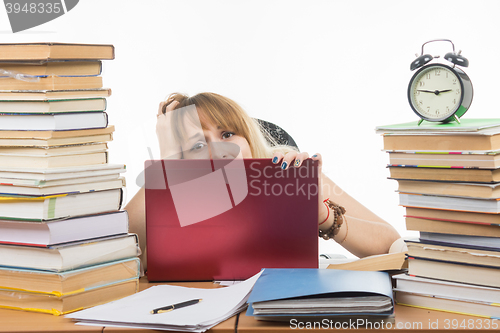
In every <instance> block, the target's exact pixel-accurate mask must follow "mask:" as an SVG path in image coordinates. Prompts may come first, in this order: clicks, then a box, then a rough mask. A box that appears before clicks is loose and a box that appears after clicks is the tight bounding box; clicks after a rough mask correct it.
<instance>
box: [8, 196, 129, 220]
mask: <svg viewBox="0 0 500 333" xmlns="http://www.w3.org/2000/svg"><path fill="white" fill-rule="evenodd" d="M122 196H123V194H122V189H113V190H106V191H96V192H87V193H75V194H73V193H65V194H58V195H52V196H22V195H9V196H0V219H4V220H15V219H21V220H31V221H44V220H51V219H58V218H68V217H74V216H81V215H91V214H100V213H105V212H111V211H116V210H119V209H120V207H121V204H122V200H123V198H122Z"/></svg>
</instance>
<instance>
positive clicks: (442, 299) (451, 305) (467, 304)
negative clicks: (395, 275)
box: [395, 289, 500, 320]
mask: <svg viewBox="0 0 500 333" xmlns="http://www.w3.org/2000/svg"><path fill="white" fill-rule="evenodd" d="M395 298H396V303H397V304H399V305H405V306H411V307H416V308H420V309H425V310H432V311H443V312H449V313H455V314H461V315H466V316H476V317H481V318H490V319H499V318H500V306H498V303H497V302H484V301H478V300H468V299H462V298H459V297H457V296H441V295H429V294H423V293H414V292H407V291H401V290H399V289H395ZM464 320H465V319H464ZM471 320H473V319H471ZM478 320H479V319H478Z"/></svg>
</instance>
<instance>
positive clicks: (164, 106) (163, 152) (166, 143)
mask: <svg viewBox="0 0 500 333" xmlns="http://www.w3.org/2000/svg"><path fill="white" fill-rule="evenodd" d="M177 105H179V102H178V101H163V102H161V103H160V105H159V107H158V114H157V115H156V117H157V121H156V135H157V137H158V143H159V144H160V156H161V158H162V159H163V158H180V156H181V150H180V147H178V146H177V145H176V144H175V142H176V140H175V137H174V132H173V130H172V115H173V112H172V111H173V110H174V109H175V108H176V107H177Z"/></svg>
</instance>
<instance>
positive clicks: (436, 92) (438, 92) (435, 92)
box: [417, 89, 451, 95]
mask: <svg viewBox="0 0 500 333" xmlns="http://www.w3.org/2000/svg"><path fill="white" fill-rule="evenodd" d="M417 91H420V92H426V93H431V94H436V95H439V94H440V93H442V92H448V91H451V89H446V90H434V91H432V90H422V89H417Z"/></svg>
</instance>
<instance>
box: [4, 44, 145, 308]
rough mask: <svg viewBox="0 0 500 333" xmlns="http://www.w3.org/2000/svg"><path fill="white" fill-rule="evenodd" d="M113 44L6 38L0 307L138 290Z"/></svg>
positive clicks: (66, 302) (71, 304)
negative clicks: (114, 96) (117, 153)
mask: <svg viewBox="0 0 500 333" xmlns="http://www.w3.org/2000/svg"><path fill="white" fill-rule="evenodd" d="M113 58H114V47H113V46H112V45H83V44H52V43H40V44H0V308H8V309H18V310H28V311H37V312H45V313H52V314H55V315H60V314H63V313H67V312H72V311H75V310H78V309H82V308H87V307H90V306H94V305H97V304H102V303H105V302H108V301H111V300H115V299H118V298H121V297H124V296H128V295H130V294H133V293H135V292H136V291H137V287H138V278H139V275H140V262H139V259H138V258H137V255H138V246H137V237H136V235H133V234H128V216H127V213H126V212H125V211H121V210H120V208H121V204H122V197H123V193H122V191H123V187H124V186H125V180H124V178H123V177H121V173H123V172H124V171H125V166H124V165H120V164H109V163H108V149H107V148H108V147H107V142H109V141H111V140H112V134H113V131H114V127H113V126H108V121H107V115H106V112H105V109H106V98H107V97H109V96H110V94H111V90H110V89H105V88H102V76H101V66H102V63H101V60H106V59H113Z"/></svg>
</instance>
